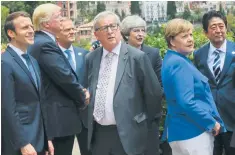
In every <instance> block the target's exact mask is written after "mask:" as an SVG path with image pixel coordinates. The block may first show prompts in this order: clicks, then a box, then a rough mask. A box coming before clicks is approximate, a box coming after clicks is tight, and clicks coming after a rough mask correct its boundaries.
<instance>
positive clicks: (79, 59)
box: [73, 46, 89, 128]
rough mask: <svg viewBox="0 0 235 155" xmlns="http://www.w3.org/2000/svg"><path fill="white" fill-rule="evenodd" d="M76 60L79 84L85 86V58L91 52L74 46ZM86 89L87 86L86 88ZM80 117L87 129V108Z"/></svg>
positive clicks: (81, 112)
mask: <svg viewBox="0 0 235 155" xmlns="http://www.w3.org/2000/svg"><path fill="white" fill-rule="evenodd" d="M73 49H74V52H75V59H76V73H77V76H78V79H79V83H80V84H81V85H82V86H84V85H85V79H84V76H85V75H84V72H85V56H86V54H87V53H89V51H86V50H85V49H83V48H80V47H75V46H73ZM84 87H85V86H84ZM80 117H81V120H82V123H83V125H84V126H85V127H86V128H87V121H88V120H87V108H86V109H83V110H81V111H80Z"/></svg>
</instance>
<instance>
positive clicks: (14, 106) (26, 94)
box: [1, 46, 47, 155]
mask: <svg viewBox="0 0 235 155" xmlns="http://www.w3.org/2000/svg"><path fill="white" fill-rule="evenodd" d="M30 60H31V62H32V66H33V68H34V71H35V75H36V79H37V86H36V84H35V81H34V80H33V77H32V76H31V73H30V72H29V70H28V68H27V67H26V65H25V64H24V62H23V61H22V60H21V58H20V57H19V56H18V54H17V53H16V52H15V51H14V50H13V49H12V48H11V47H9V46H8V47H7V49H6V51H5V52H4V53H3V54H2V55H1V64H2V66H1V69H2V70H1V73H2V74H1V83H2V87H1V89H2V92H1V97H2V100H1V110H2V115H1V116H2V118H1V120H2V122H1V125H2V150H1V153H2V154H3V155H18V154H19V151H20V148H21V147H23V146H25V145H26V144H28V143H30V144H31V145H32V146H33V147H34V148H35V150H36V151H37V152H42V151H43V150H45V149H46V148H45V147H47V145H46V144H47V137H46V133H45V126H44V125H43V124H44V123H45V122H43V121H45V118H43V117H42V116H43V115H42V112H41V111H42V107H41V103H42V102H41V99H42V87H41V78H40V69H39V66H38V63H37V62H36V60H35V59H34V58H33V57H31V56H30Z"/></svg>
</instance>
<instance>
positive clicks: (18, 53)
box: [8, 43, 29, 69]
mask: <svg viewBox="0 0 235 155" xmlns="http://www.w3.org/2000/svg"><path fill="white" fill-rule="evenodd" d="M8 46H10V47H11V48H12V49H13V50H14V51H15V52H16V53H17V55H18V56H19V57H20V59H21V60H22V61H23V62H24V64H25V66H26V67H27V68H28V65H27V62H26V60H25V58H23V57H22V54H27V51H26V52H23V51H22V50H21V49H19V48H17V47H15V46H14V45H12V44H10V43H9V44H8ZM28 69H29V68H28Z"/></svg>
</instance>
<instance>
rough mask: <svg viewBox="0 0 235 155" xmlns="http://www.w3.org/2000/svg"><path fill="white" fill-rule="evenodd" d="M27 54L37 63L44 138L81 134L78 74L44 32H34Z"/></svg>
mask: <svg viewBox="0 0 235 155" xmlns="http://www.w3.org/2000/svg"><path fill="white" fill-rule="evenodd" d="M28 51H29V52H30V54H32V56H33V57H34V58H35V59H36V60H38V63H39V66H40V69H41V73H42V83H43V87H44V92H45V95H44V97H43V102H42V103H43V110H44V111H45V113H46V117H47V122H46V128H47V135H48V137H49V138H50V139H51V138H53V137H63V136H69V135H74V134H77V133H79V132H81V129H82V128H81V127H82V126H81V125H82V124H81V121H80V117H79V109H80V108H81V107H83V106H84V101H85V95H84V93H83V90H82V89H83V87H82V86H81V85H80V84H79V81H78V77H77V74H76V73H75V71H74V70H73V69H72V67H71V66H70V63H69V61H68V59H67V58H66V57H65V55H64V54H63V53H62V51H61V50H60V48H59V47H58V46H57V44H56V43H55V42H54V41H53V40H52V39H51V38H50V37H49V36H48V35H47V34H45V33H44V32H41V31H39V32H36V33H35V43H34V44H33V45H32V46H30V47H29V49H28Z"/></svg>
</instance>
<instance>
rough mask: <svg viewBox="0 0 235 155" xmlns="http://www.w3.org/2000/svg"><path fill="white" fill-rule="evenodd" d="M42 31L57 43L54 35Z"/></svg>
mask: <svg viewBox="0 0 235 155" xmlns="http://www.w3.org/2000/svg"><path fill="white" fill-rule="evenodd" d="M41 31H42V32H44V33H46V34H47V35H48V36H49V37H50V38H51V39H52V40H53V41H54V42H56V40H55V36H54V35H53V34H51V33H50V32H47V31H44V30H41Z"/></svg>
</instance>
